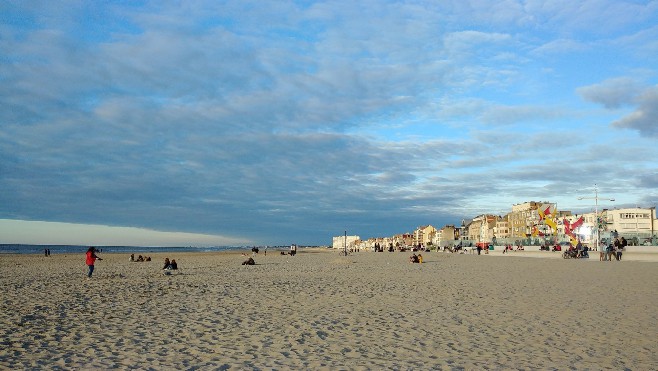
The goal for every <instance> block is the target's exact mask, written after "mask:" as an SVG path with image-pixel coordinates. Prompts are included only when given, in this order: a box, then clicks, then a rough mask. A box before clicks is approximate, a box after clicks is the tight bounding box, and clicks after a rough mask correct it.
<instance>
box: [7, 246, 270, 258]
mask: <svg viewBox="0 0 658 371" xmlns="http://www.w3.org/2000/svg"><path fill="white" fill-rule="evenodd" d="M95 247H96V249H98V250H99V252H103V253H125V254H142V253H147V252H171V253H176V252H181V253H184V252H209V251H210V252H212V251H218V252H219V251H231V250H248V251H251V248H252V246H214V247H192V246H188V247H158V246H151V247H143V246H95ZM88 248H89V246H75V245H17V244H0V254H43V253H44V250H45V249H50V254H51V255H54V254H78V253H81V254H84V253H85V252H86V251H87V249H88ZM259 249H263V247H259Z"/></svg>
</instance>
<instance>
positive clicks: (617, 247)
mask: <svg viewBox="0 0 658 371" xmlns="http://www.w3.org/2000/svg"><path fill="white" fill-rule="evenodd" d="M626 246H628V241H626V239H625V238H624V237H621V238H619V237H615V241H614V242H613V243H611V244H609V245H608V246H607V247H606V248H605V251H603V250H602V249H601V251H599V260H600V261H612V259H613V258H614V259H615V260H617V261H620V260H621V256H622V255H623V252H624V250H625V249H626Z"/></svg>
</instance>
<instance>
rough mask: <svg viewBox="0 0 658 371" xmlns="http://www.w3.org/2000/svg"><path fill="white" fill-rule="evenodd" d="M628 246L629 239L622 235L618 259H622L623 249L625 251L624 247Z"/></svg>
mask: <svg viewBox="0 0 658 371" xmlns="http://www.w3.org/2000/svg"><path fill="white" fill-rule="evenodd" d="M626 246H628V241H626V239H625V238H624V237H622V238H621V242H620V243H619V249H618V250H617V260H618V261H620V260H621V255H622V251H624V249H626Z"/></svg>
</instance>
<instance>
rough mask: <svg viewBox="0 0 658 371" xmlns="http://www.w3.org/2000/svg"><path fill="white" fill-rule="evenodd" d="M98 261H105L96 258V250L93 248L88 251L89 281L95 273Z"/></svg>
mask: <svg viewBox="0 0 658 371" xmlns="http://www.w3.org/2000/svg"><path fill="white" fill-rule="evenodd" d="M96 259H98V260H103V259H101V258H100V257H98V256H96V249H95V248H94V247H93V246H91V247H90V248H89V249H87V269H88V270H87V279H90V278H91V275H92V274H93V273H94V263H95V262H96Z"/></svg>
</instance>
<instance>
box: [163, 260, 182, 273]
mask: <svg viewBox="0 0 658 371" xmlns="http://www.w3.org/2000/svg"><path fill="white" fill-rule="evenodd" d="M162 269H163V270H176V269H178V263H176V259H171V261H170V260H169V258H165V260H164V267H162Z"/></svg>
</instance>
